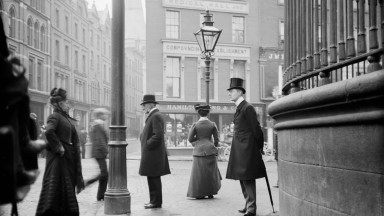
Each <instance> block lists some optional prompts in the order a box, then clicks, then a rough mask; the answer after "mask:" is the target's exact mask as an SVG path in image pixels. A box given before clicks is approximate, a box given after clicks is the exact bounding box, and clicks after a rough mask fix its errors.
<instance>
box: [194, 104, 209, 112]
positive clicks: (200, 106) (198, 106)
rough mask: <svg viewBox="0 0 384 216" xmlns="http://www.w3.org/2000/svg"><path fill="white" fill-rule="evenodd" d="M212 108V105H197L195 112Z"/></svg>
mask: <svg viewBox="0 0 384 216" xmlns="http://www.w3.org/2000/svg"><path fill="white" fill-rule="evenodd" d="M210 109H211V106H210V105H202V104H195V110H196V111H199V110H210Z"/></svg>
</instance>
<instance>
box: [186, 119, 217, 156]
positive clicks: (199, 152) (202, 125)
mask: <svg viewBox="0 0 384 216" xmlns="http://www.w3.org/2000/svg"><path fill="white" fill-rule="evenodd" d="M212 136H213V140H214V142H212ZM188 141H189V142H191V143H192V145H193V146H194V147H195V148H194V149H193V153H192V155H193V156H210V155H215V154H217V149H216V147H217V146H218V144H219V136H218V132H217V127H216V124H215V122H212V121H210V120H202V121H198V122H196V123H194V124H193V125H192V127H191V130H190V131H189V136H188Z"/></svg>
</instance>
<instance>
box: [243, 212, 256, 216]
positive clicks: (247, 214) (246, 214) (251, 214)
mask: <svg viewBox="0 0 384 216" xmlns="http://www.w3.org/2000/svg"><path fill="white" fill-rule="evenodd" d="M244 216H256V214H255V213H252V212H245V214H244Z"/></svg>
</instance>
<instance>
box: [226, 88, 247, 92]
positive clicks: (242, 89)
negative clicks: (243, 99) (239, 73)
mask: <svg viewBox="0 0 384 216" xmlns="http://www.w3.org/2000/svg"><path fill="white" fill-rule="evenodd" d="M231 89H240V90H241V91H243V94H245V92H246V91H245V89H244V88H241V87H232V88H229V89H227V91H229V90H231Z"/></svg>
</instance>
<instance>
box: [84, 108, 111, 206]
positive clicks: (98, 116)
mask: <svg viewBox="0 0 384 216" xmlns="http://www.w3.org/2000/svg"><path fill="white" fill-rule="evenodd" d="M108 113H109V112H108V110H106V109H104V108H96V109H95V110H94V111H93V115H94V118H95V120H94V122H93V125H92V128H91V131H90V134H89V138H90V140H91V142H92V157H94V158H95V159H96V161H97V163H98V164H99V168H100V174H99V175H98V176H97V177H96V178H93V179H91V180H88V182H87V184H90V183H92V182H94V181H96V180H99V188H98V190H97V195H96V199H97V201H101V200H104V193H105V191H106V190H107V184H108V168H107V161H106V158H107V155H108V133H107V130H106V129H105V126H104V122H105V120H106V119H107V116H108Z"/></svg>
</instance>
